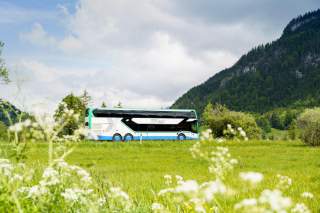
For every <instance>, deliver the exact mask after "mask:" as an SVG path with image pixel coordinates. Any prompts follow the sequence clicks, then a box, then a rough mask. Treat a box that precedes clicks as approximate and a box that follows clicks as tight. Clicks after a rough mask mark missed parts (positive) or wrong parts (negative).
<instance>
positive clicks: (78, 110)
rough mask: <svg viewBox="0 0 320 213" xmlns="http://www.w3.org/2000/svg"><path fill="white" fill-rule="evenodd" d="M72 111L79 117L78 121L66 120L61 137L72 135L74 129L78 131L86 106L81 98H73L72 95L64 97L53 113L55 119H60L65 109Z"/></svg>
mask: <svg viewBox="0 0 320 213" xmlns="http://www.w3.org/2000/svg"><path fill="white" fill-rule="evenodd" d="M66 108H67V109H68V110H73V112H74V113H75V114H78V115H79V119H76V118H71V119H68V121H67V122H66V125H65V126H64V128H63V130H62V131H61V134H62V135H72V134H73V133H74V131H75V130H76V129H78V128H79V127H80V126H81V125H82V124H83V123H84V118H85V110H86V106H85V104H84V102H83V99H82V98H81V97H78V96H75V95H73V94H72V93H71V94H69V95H67V96H66V97H64V98H63V99H62V101H61V103H60V104H59V106H58V109H57V110H56V112H55V115H54V117H55V119H56V120H58V119H61V117H62V116H63V113H64V111H65V109H66Z"/></svg>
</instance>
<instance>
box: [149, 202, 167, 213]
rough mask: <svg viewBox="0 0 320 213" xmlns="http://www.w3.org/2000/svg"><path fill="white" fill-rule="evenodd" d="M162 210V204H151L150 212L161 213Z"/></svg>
mask: <svg viewBox="0 0 320 213" xmlns="http://www.w3.org/2000/svg"><path fill="white" fill-rule="evenodd" d="M163 209H164V206H163V205H162V204H160V203H152V205H151V210H152V211H155V212H157V211H161V210H163Z"/></svg>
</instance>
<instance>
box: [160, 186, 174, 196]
mask: <svg viewBox="0 0 320 213" xmlns="http://www.w3.org/2000/svg"><path fill="white" fill-rule="evenodd" d="M173 192H175V190H174V189H173V188H167V189H161V190H160V191H159V193H158V196H163V195H166V194H168V193H173Z"/></svg>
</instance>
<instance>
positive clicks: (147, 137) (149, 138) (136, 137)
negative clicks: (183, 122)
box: [98, 135, 197, 141]
mask: <svg viewBox="0 0 320 213" xmlns="http://www.w3.org/2000/svg"><path fill="white" fill-rule="evenodd" d="M133 139H134V140H140V136H135V137H133ZM196 139H197V138H191V137H187V138H186V140H196ZM98 140H102V141H103V140H106V141H110V140H112V136H102V135H99V136H98ZM142 140H178V137H177V136H142Z"/></svg>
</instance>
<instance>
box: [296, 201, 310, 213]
mask: <svg viewBox="0 0 320 213" xmlns="http://www.w3.org/2000/svg"><path fill="white" fill-rule="evenodd" d="M291 212H292V213H311V211H310V210H309V208H308V207H307V206H306V205H305V204H304V203H297V204H296V205H295V206H294V207H293V208H292V209H291Z"/></svg>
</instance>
